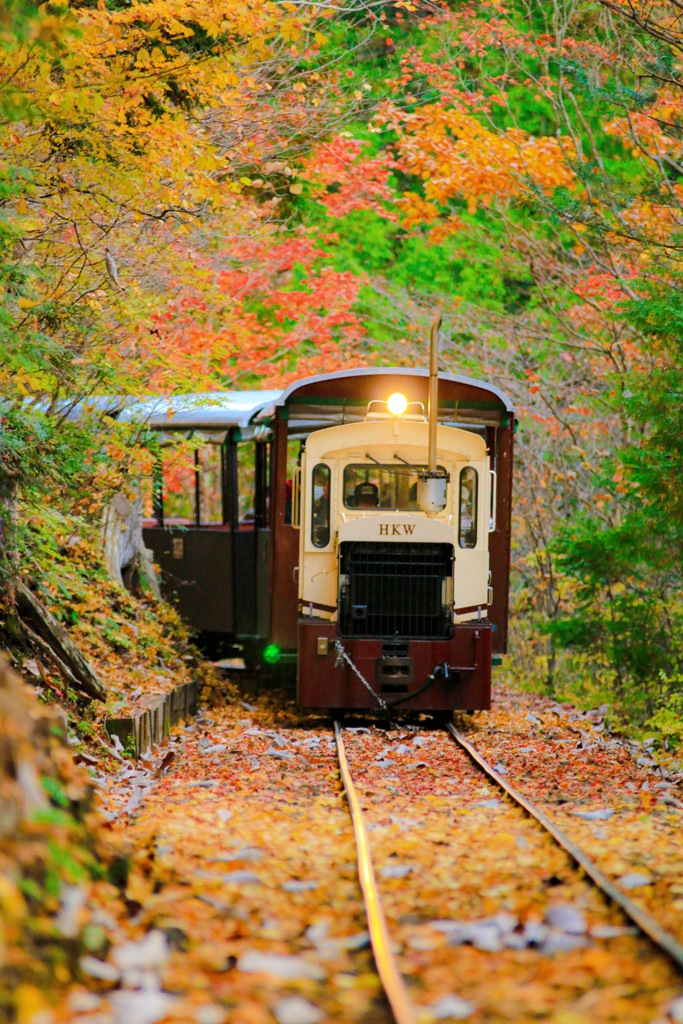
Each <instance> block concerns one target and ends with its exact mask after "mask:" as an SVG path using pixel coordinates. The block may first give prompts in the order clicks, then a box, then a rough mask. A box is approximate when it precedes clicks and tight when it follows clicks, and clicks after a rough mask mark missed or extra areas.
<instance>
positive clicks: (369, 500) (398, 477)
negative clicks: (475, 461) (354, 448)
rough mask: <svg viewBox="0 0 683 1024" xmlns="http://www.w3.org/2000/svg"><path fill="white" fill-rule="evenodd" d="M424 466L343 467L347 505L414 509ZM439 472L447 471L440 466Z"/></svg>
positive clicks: (372, 465) (372, 464) (367, 465)
mask: <svg viewBox="0 0 683 1024" xmlns="http://www.w3.org/2000/svg"><path fill="white" fill-rule="evenodd" d="M425 468H426V467H424V466H416V467H415V468H414V469H413V468H411V467H410V466H404V465H400V466H398V465H397V466H394V465H390V466H377V465H375V464H374V463H367V462H364V463H356V464H354V465H349V466H345V467H344V485H343V486H344V505H345V506H346V508H391V509H401V510H403V511H410V510H412V511H417V510H418V509H419V508H420V506H419V504H418V500H417V482H418V479H419V477H420V470H421V469H425ZM439 469H440V470H441V471H442V472H444V473H445V472H446V471H445V470H444V469H443V467H442V466H439Z"/></svg>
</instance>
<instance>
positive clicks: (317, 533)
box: [311, 462, 330, 548]
mask: <svg viewBox="0 0 683 1024" xmlns="http://www.w3.org/2000/svg"><path fill="white" fill-rule="evenodd" d="M311 491H312V496H311V500H312V502H313V507H312V512H313V515H312V516H311V540H312V541H313V544H314V545H315V547H317V548H326V547H327V545H328V544H329V543H330V467H329V466H326V465H325V463H324V462H319V463H318V465H317V466H314V467H313V474H312V487H311Z"/></svg>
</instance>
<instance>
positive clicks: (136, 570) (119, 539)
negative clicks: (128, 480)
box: [102, 494, 161, 600]
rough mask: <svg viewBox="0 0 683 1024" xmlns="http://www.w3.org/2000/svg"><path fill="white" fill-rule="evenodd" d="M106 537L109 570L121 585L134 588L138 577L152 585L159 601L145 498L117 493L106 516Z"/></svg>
mask: <svg viewBox="0 0 683 1024" xmlns="http://www.w3.org/2000/svg"><path fill="white" fill-rule="evenodd" d="M102 538H103V542H104V557H105V561H106V564H107V569H108V570H109V572H110V574H111V575H112V576H113V577H114V579H115V580H117V581H118V582H119V583H120V584H121V586H125V587H126V589H127V590H134V589H135V584H136V581H137V580H141V581H142V582H143V583H144V584H146V585H147V587H149V589H150V590H151V591H152V593H153V594H154V596H155V597H156V598H157V600H161V588H160V587H159V580H158V578H157V574H156V572H155V571H154V564H153V562H152V552H151V551H150V550H149V548H146V547H145V543H144V540H143V539H142V498H141V497H140V496H139V495H138V496H136V498H135V501H130V500H129V499H128V498H126V497H125V496H124V495H123V494H116V495H115V496H114V497H113V498H112V500H111V501H110V502H109V504H108V505H107V506H106V508H105V510H104V514H103V516H102Z"/></svg>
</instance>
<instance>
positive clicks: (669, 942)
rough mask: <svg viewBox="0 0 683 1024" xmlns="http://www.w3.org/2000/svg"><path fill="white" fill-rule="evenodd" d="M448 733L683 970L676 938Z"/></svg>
mask: <svg viewBox="0 0 683 1024" xmlns="http://www.w3.org/2000/svg"><path fill="white" fill-rule="evenodd" d="M446 728H447V730H448V732H449V733H450V734H451V736H452V737H453V739H454V740H455V741H456V743H458V744H459V745H460V746H461V747H462V748H463V750H464V751H466V753H467V754H469V756H470V757H471V758H472V760H473V761H474V762H475V764H477V765H478V766H479V767H480V768H481V769H482V771H484V772H485V773H486V775H488V776H489V778H490V779H493V781H494V782H496V783H497V784H498V785H499V786H500V787H501V789H503V790H504V791H505V792H506V793H507V794H508V795H509V796H511V797H512V799H513V800H514V801H515V803H517V804H519V806H520V807H522V808H523V809H524V810H525V811H526V812H527V814H529V815H530V816H531V817H532V818H535V820H536V821H537V822H538V823H539V824H540V825H542V826H543V828H544V829H546V831H547V832H549V833H550V834H551V836H552V837H553V839H554V840H555V842H556V843H557V844H558V845H559V846H561V847H562V849H563V850H565V851H566V853H568V854H569V856H570V857H571V858H572V860H573V861H574V862H575V863H576V864H578V865H579V867H580V868H582V870H583V871H584V873H585V874H586V875H587V876H588V877H589V878H590V880H591V881H592V882H593V883H594V884H595V885H596V886H597V887H598V889H601V890H602V892H603V893H604V894H605V896H607V897H608V898H609V899H610V900H611V901H612V902H613V903H616V904H617V906H619V907H621V909H622V910H623V912H624V913H625V914H626V916H627V917H628V918H629V919H630V920H631V921H633V923H634V924H635V925H636V926H637V927H638V928H639V930H640V931H641V932H642V933H643V934H644V935H646V936H647V937H648V939H650V940H651V941H652V942H654V944H655V945H656V946H658V947H659V949H661V950H662V951H663V952H664V953H666V955H667V956H668V957H669V959H670V960H672V961H673V963H674V964H675V965H676V967H678V968H679V970H683V945H681V943H680V942H679V941H678V939H676V938H675V937H674V936H673V935H671V933H670V932H667V931H666V930H665V929H664V928H662V926H661V925H660V924H658V922H657V921H655V919H654V917H652V916H651V915H650V914H648V912H647V911H646V910H643V909H642V908H641V907H639V906H638V904H637V903H634V902H633V900H632V899H631V898H630V897H629V896H626V895H625V894H624V893H623V892H622V891H621V890H620V889H617V887H616V886H615V885H614V883H613V882H610V880H609V878H608V877H607V876H606V875H605V874H603V872H602V871H601V870H600V868H599V867H598V866H597V864H595V863H594V862H593V861H592V860H591V859H590V857H588V856H587V854H585V853H584V852H583V850H582V849H581V848H580V847H578V846H577V845H576V843H574V842H573V841H572V840H571V839H570V838H569V836H568V835H566V834H565V833H564V832H563V831H562V829H560V828H558V826H557V825H556V824H555V823H554V822H553V821H552V820H551V819H550V818H549V817H548V816H547V815H546V814H544V813H543V811H539V810H538V808H537V807H534V805H533V804H532V803H531V801H530V800H527V798H526V797H525V796H524V795H523V794H522V793H520V792H519V791H518V790H516V789H515V787H514V786H511V785H510V783H509V782H508V781H507V780H506V779H504V778H503V776H502V775H500V774H499V773H498V772H497V771H496V769H495V768H493V767H492V766H491V765H490V764H489V763H488V761H487V760H486V759H485V758H484V757H482V756H481V754H480V753H479V752H478V751H477V750H476V748H475V747H473V746H472V744H471V743H470V742H469V740H466V739H465V737H464V736H463V735H462V733H460V732H458V730H457V729H456V728H455V726H454V725H451V723H450V722H448V723H447V724H446Z"/></svg>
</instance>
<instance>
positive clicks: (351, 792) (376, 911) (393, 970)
mask: <svg viewBox="0 0 683 1024" xmlns="http://www.w3.org/2000/svg"><path fill="white" fill-rule="evenodd" d="M334 738H335V740H336V741H337V755H338V757H339V769H340V771H341V777H342V782H343V783H344V791H345V792H346V799H347V800H348V802H349V808H350V809H351V818H352V821H353V830H354V833H355V836H356V851H357V859H358V877H359V879H360V884H361V888H362V890H363V900H364V902H365V912H366V915H367V919H368V930H369V932H370V942H371V943H372V952H373V954H374V957H375V964H376V966H377V973H378V974H379V977H380V981H381V982H382V986H383V988H384V991H385V993H386V996H387V999H388V1000H389V1005H390V1006H391V1010H392V1013H393V1015H394V1019H395V1020H396V1024H417V1018H416V1016H415V1012H414V1010H413V1007H412V1005H411V1003H410V999H409V997H408V990H407V989H406V986H405V982H404V981H403V978H402V977H401V974H400V972H399V970H398V967H397V965H396V959H395V957H394V954H393V953H392V951H391V939H390V937H389V929H388V928H387V922H386V919H385V917H384V911H383V910H382V905H381V902H380V898H379V892H378V889H377V880H376V879H375V872H374V869H373V866H372V858H371V856H370V844H369V842H368V834H367V831H366V828H365V823H364V821H363V813H362V811H361V808H360V803H359V802H358V795H357V794H356V790H355V787H354V785H353V780H352V779H351V773H350V771H349V763H348V761H347V759H346V751H345V750H344V742H343V740H342V735H341V726H340V725H339V722H335V723H334Z"/></svg>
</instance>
